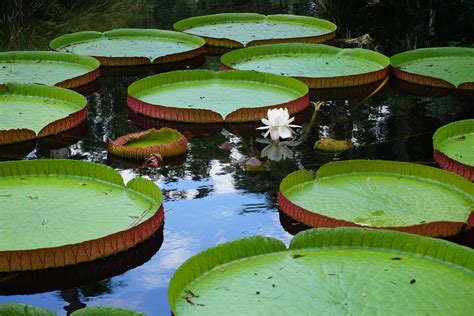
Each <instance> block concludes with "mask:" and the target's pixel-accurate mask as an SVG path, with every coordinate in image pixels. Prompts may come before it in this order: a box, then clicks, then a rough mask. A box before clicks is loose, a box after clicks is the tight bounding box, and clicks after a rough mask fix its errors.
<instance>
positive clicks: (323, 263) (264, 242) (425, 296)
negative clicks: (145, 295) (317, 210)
mask: <svg viewBox="0 0 474 316" xmlns="http://www.w3.org/2000/svg"><path fill="white" fill-rule="evenodd" d="M473 290H474V251H473V250H471V249H469V248H466V247H462V246H458V245H456V244H454V243H450V242H447V241H443V240H437V239H433V238H427V237H422V236H416V235H411V234H406V233H401V232H395V231H388V230H372V229H364V228H336V229H324V228H323V229H312V230H308V231H304V232H301V233H299V234H297V235H296V236H295V237H294V238H293V240H292V241H291V243H290V246H289V248H288V249H286V247H285V244H284V243H283V242H281V241H279V240H277V239H274V238H267V237H262V236H252V237H248V238H243V239H239V240H235V241H231V242H228V243H225V244H221V245H217V246H215V247H212V248H210V249H207V250H205V251H203V252H201V253H199V254H197V255H195V256H193V257H191V258H190V259H188V260H187V261H186V262H185V263H184V264H182V265H181V266H180V267H179V268H178V270H177V271H176V272H175V274H174V275H173V277H172V278H171V281H170V285H169V288H168V302H169V304H170V307H171V310H172V312H173V313H174V314H175V315H211V314H212V315H242V314H252V315H253V314H254V315H267V314H277V315H281V314H295V313H296V314H307V313H308V312H310V313H311V314H315V315H319V314H334V315H339V314H355V315H357V314H400V315H405V314H430V313H432V312H433V308H436V312H438V313H440V314H456V313H459V314H463V313H465V312H466V311H467V310H472V309H473V308H474V303H473V301H472V291H473Z"/></svg>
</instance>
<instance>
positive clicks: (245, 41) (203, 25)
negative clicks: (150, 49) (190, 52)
mask: <svg viewBox="0 0 474 316" xmlns="http://www.w3.org/2000/svg"><path fill="white" fill-rule="evenodd" d="M173 27H174V29H175V30H178V31H183V32H186V33H190V34H194V35H199V36H201V37H203V38H205V39H206V43H207V44H208V45H209V46H215V47H229V48H235V47H245V46H253V45H261V44H269V43H284V42H305V43H323V42H327V41H329V40H331V39H333V38H334V37H335V36H336V29H337V27H336V25H335V24H333V23H331V22H329V21H326V20H322V19H317V18H313V17H309V16H297V15H286V14H279V15H268V16H265V15H260V14H256V13H221V14H214V15H205V16H197V17H192V18H188V19H184V20H181V21H178V22H176V23H175V24H174V25H173Z"/></svg>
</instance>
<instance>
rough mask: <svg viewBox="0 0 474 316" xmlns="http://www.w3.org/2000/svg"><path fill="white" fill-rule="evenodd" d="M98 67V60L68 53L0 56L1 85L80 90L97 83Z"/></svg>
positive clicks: (1, 54)
mask: <svg viewBox="0 0 474 316" xmlns="http://www.w3.org/2000/svg"><path fill="white" fill-rule="evenodd" d="M99 66H100V64H99V61H98V60H97V59H94V58H92V57H88V56H79V55H74V54H67V53H56V52H41V51H14V52H0V84H2V83H3V84H4V83H7V82H16V83H37V84H45V85H49V86H58V87H63V88H77V87H80V86H83V85H85V84H88V83H90V82H93V81H94V80H96V79H97V78H98V77H99Z"/></svg>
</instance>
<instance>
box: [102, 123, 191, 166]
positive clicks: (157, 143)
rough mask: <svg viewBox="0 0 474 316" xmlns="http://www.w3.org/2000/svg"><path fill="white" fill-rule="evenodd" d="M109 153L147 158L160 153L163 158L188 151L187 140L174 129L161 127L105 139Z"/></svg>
mask: <svg viewBox="0 0 474 316" xmlns="http://www.w3.org/2000/svg"><path fill="white" fill-rule="evenodd" d="M107 149H108V151H109V153H111V154H114V155H117V156H121V157H126V158H135V159H140V158H148V157H150V155H151V154H160V155H161V156H162V157H163V158H167V157H172V156H179V155H182V154H184V153H186V152H187V151H188V141H187V139H186V137H184V135H183V134H181V133H180V132H178V131H177V130H175V129H172V128H167V127H163V128H161V129H159V130H156V129H154V128H152V129H149V130H146V131H143V132H138V133H132V134H128V135H125V136H122V137H119V138H117V139H116V140H111V139H109V140H108V141H107Z"/></svg>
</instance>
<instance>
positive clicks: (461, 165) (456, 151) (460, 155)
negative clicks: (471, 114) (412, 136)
mask: <svg viewBox="0 0 474 316" xmlns="http://www.w3.org/2000/svg"><path fill="white" fill-rule="evenodd" d="M433 148H434V158H435V160H436V161H437V162H438V163H439V164H440V166H441V167H442V168H443V169H446V170H448V171H451V172H455V173H457V174H459V175H461V176H463V177H465V178H467V179H469V180H471V181H474V119H471V120H463V121H458V122H453V123H450V124H448V125H445V126H443V127H441V128H439V129H438V130H437V131H436V133H435V134H434V135H433Z"/></svg>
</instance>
